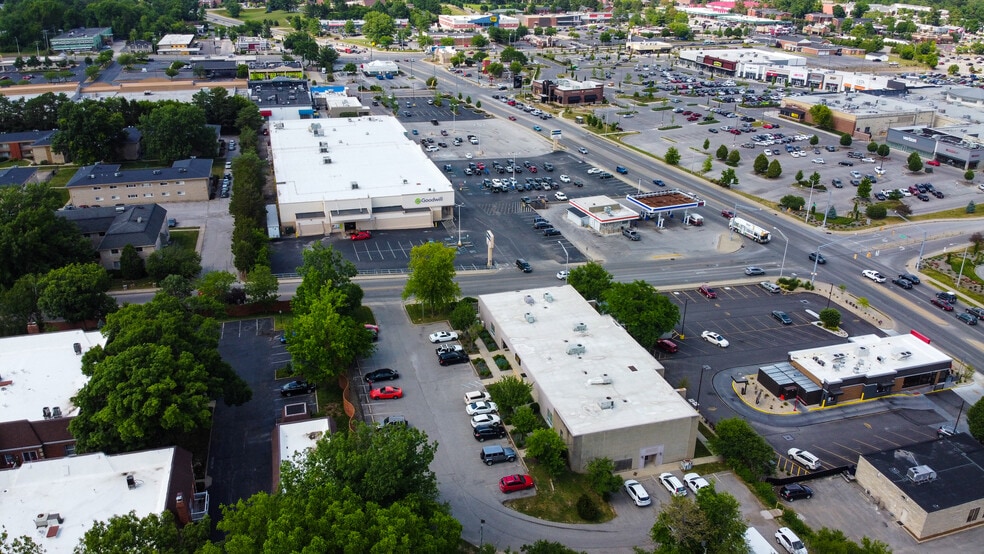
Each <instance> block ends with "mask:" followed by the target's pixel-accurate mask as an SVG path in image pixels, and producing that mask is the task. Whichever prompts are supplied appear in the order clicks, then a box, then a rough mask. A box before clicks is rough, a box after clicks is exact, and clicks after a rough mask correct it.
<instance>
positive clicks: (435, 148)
mask: <svg viewBox="0 0 984 554" xmlns="http://www.w3.org/2000/svg"><path fill="white" fill-rule="evenodd" d="M426 150H427V151H428V152H437V151H438V150H440V148H438V147H436V146H434V145H433V144H431V145H429V146H428V147H427V148H426Z"/></svg>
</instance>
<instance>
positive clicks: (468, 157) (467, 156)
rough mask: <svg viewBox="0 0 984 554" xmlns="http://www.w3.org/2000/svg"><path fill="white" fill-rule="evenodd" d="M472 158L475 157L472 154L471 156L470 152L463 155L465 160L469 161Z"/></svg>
mask: <svg viewBox="0 0 984 554" xmlns="http://www.w3.org/2000/svg"><path fill="white" fill-rule="evenodd" d="M474 157H475V155H474V154H472V153H471V152H468V153H467V154H465V159H468V160H470V159H472V158H474Z"/></svg>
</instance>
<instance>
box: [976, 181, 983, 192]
mask: <svg viewBox="0 0 984 554" xmlns="http://www.w3.org/2000/svg"><path fill="white" fill-rule="evenodd" d="M977 190H979V191H981V192H984V183H981V184H979V185H977Z"/></svg>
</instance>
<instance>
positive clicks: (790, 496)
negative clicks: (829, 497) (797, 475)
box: [779, 483, 813, 502]
mask: <svg viewBox="0 0 984 554" xmlns="http://www.w3.org/2000/svg"><path fill="white" fill-rule="evenodd" d="M779 496H781V497H783V499H785V500H787V501H789V502H792V501H794V500H798V499H800V498H813V489H811V488H810V487H808V486H806V485H800V484H799V483H790V484H788V485H783V487H782V488H781V489H779Z"/></svg>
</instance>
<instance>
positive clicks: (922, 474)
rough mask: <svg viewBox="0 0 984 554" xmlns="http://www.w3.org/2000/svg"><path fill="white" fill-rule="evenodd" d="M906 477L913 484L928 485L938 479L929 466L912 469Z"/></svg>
mask: <svg viewBox="0 0 984 554" xmlns="http://www.w3.org/2000/svg"><path fill="white" fill-rule="evenodd" d="M905 476H906V477H907V478H908V479H909V480H910V481H912V482H913V483H916V484H919V483H928V482H930V481H932V480H934V479H936V472H935V471H933V468H931V467H929V466H915V467H910V468H909V471H907V472H906V474H905Z"/></svg>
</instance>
